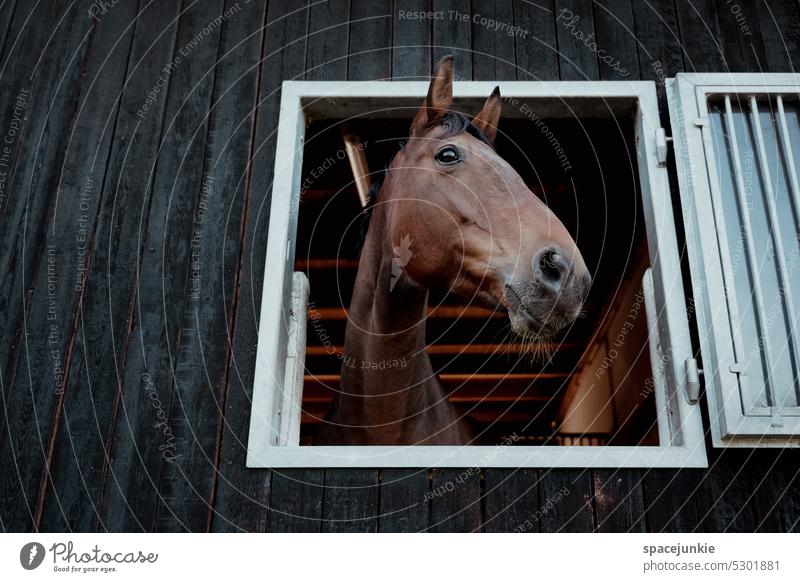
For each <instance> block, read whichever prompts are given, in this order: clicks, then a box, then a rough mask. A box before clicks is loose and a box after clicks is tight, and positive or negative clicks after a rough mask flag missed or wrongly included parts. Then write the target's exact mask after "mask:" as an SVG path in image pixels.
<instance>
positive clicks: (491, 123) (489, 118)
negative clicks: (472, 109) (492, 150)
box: [472, 87, 503, 143]
mask: <svg viewBox="0 0 800 582" xmlns="http://www.w3.org/2000/svg"><path fill="white" fill-rule="evenodd" d="M502 109H503V101H502V99H500V87H495V88H494V91H492V94H491V95H489V98H488V99H487V100H486V103H484V104H483V109H481V112H480V113H478V115H476V116H475V119H473V120H472V125H474V126H475V127H477V128H478V129H480V130H481V132H482V133H483V135H485V136H486V139H488V140H489V143H494V138H495V136H496V135H497V124H498V123H500V113H501V111H502Z"/></svg>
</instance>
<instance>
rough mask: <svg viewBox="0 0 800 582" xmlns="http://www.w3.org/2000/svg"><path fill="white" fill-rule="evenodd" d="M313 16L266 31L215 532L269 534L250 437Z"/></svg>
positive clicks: (284, 13) (297, 12) (277, 22)
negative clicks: (283, 186)
mask: <svg viewBox="0 0 800 582" xmlns="http://www.w3.org/2000/svg"><path fill="white" fill-rule="evenodd" d="M307 30H308V9H307V8H304V7H300V8H298V6H297V3H296V2H293V1H292V0H276V1H272V2H270V3H269V8H268V11H267V27H266V29H265V31H264V49H263V57H262V58H263V61H262V64H261V74H260V80H261V83H260V87H259V101H258V104H257V112H256V131H255V147H254V149H253V154H252V157H251V159H250V160H248V163H249V164H250V186H249V188H248V190H247V192H246V196H247V202H246V204H247V208H246V213H245V216H244V220H245V223H244V226H243V228H244V236H243V238H242V243H241V245H242V247H241V251H240V253H239V264H238V265H237V268H238V269H239V270H240V276H239V283H238V285H239V288H238V290H237V302H236V318H235V321H234V328H233V332H232V336H233V337H232V340H231V341H232V349H231V360H230V363H229V370H228V381H227V382H228V387H227V391H226V396H225V422H224V425H223V427H222V449H221V451H220V462H219V473H218V476H217V485H216V496H215V507H214V510H215V512H214V515H213V520H212V524H211V526H212V530H213V531H218V532H226V531H240V530H245V531H265V530H266V529H267V527H268V522H269V502H270V480H271V472H270V471H268V470H257V469H248V468H247V467H245V465H244V459H245V458H246V456H247V447H248V442H247V441H248V431H249V427H250V413H251V405H252V396H253V375H254V370H255V362H256V344H257V339H258V324H259V316H260V310H261V291H262V286H263V285H264V284H269V281H268V280H267V281H266V282H265V272H264V257H265V256H266V249H267V236H268V233H267V225H268V224H269V203H270V196H271V184H272V175H273V169H274V164H275V140H276V138H277V132H276V131H275V129H276V127H277V125H278V113H279V109H280V87H281V83H282V82H283V80H284V79H297V78H302V77H303V73H304V71H305V56H306V55H305V53H306V38H305V36H306V33H307Z"/></svg>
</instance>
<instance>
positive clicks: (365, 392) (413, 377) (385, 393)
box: [342, 205, 436, 429]
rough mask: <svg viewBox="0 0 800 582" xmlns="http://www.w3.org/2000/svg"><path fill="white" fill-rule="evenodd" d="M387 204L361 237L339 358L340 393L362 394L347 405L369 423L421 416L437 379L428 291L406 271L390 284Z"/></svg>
mask: <svg viewBox="0 0 800 582" xmlns="http://www.w3.org/2000/svg"><path fill="white" fill-rule="evenodd" d="M385 208H386V205H383V206H379V207H377V208H376V209H375V210H374V212H373V216H372V218H371V221H370V222H371V223H370V226H369V230H368V233H367V237H366V240H365V242H364V248H363V250H362V253H361V258H360V260H359V267H358V274H357V276H356V283H355V287H354V290H353V299H352V301H351V305H350V311H349V317H348V323H347V331H346V334H345V349H344V352H345V353H344V355H343V362H342V387H343V392H344V393H347V394H353V395H356V396H361V398H352V399H351V398H348V399H347V401H348V406H349V407H355V408H358V412H357V414H359V416H363V417H364V420H365V421H366V422H368V423H370V424H380V423H386V422H389V423H392V422H394V421H397V420H399V419H409V420H408V421H409V422H411V421H413V420H411V419H417V418H419V415H421V413H423V412H424V411H425V410H426V409H427V408H428V407H429V404H430V400H431V398H432V397H434V396H435V395H434V394H433V392H434V390H432V389H431V388H432V385H435V384H436V380H435V376H434V374H433V371H432V367H431V363H430V358H429V357H428V354H427V352H426V350H425V347H426V343H425V322H424V318H425V312H426V309H427V305H428V293H427V290H425V289H422V288H420V287H418V286H417V285H415V284H414V283H412V282H410V281H409V280H408V279H407V277H406V276H405V275H404V274H401V275H400V276H399V277H398V278H397V280H396V283H395V285H394V286H393V287H392V283H391V281H392V279H391V274H392V259H394V258H395V256H394V252H393V248H392V241H391V237H390V236H389V235H388V233H386V224H387V222H388V217H387V215H386V211H385ZM412 244H413V243H412ZM412 250H413V249H412ZM374 396H380V398H372V397H374ZM364 397H366V398H364ZM394 424H395V425H396V426H397V428H398V429H399V423H397V422H394Z"/></svg>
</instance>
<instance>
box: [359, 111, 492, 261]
mask: <svg viewBox="0 0 800 582" xmlns="http://www.w3.org/2000/svg"><path fill="white" fill-rule="evenodd" d="M436 125H441V126H443V127H444V128H445V129H447V133H445V135H444V137H451V136H454V135H458V134H459V133H463V132H467V133H468V134H469V135H471V136H472V137H474V138H477V139H479V140H481V141H482V142H483V143H485V144H486V145H488V146H490V147H492V148H493V147H494V146H493V145H492V143H491V142H490V141H489V138H488V137H487V136H486V134H485V133H483V132H482V131H481V130H480V129H478V128H477V127H476V126H475V124H474V123H472V120H471V119H470V118H469V117H467V116H466V115H464V114H463V113H460V112H458V111H448V112H447V113H446V114H445V115H444V117H442V118H441V119H440V120H439V121H438V122H437V123H436ZM431 127H434V126H431ZM405 145H406V144H405V141H402V142H399V147H398V149H397V151H398V152H399V151H400V150H402V149H403V148H404V147H405ZM396 155H397V152H395V153H394V154H392V157H391V158H389V161H388V162H387V163H386V165H385V166H384V167H383V170H381V171H380V172H377V173H376V174H374V175H373V182H372V187H371V188H370V189H369V197H368V200H367V205H366V206H365V207H364V209H363V210H362V211H361V227H360V229H359V234H358V240H357V242H356V254H361V248H362V247H363V246H364V241H365V240H366V238H367V230H368V229H369V219H370V218H372V210H373V208H374V207H375V204H376V203H377V202H378V193H379V192H380V190H381V188H382V187H383V181H384V180H385V179H386V174H388V173H389V165H390V164H391V163H392V160H393V159H394V157H395V156H396Z"/></svg>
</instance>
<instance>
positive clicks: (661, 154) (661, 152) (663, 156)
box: [656, 127, 672, 168]
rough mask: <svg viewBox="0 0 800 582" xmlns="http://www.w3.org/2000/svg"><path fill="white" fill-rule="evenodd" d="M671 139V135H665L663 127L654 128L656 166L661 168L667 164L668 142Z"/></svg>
mask: <svg viewBox="0 0 800 582" xmlns="http://www.w3.org/2000/svg"><path fill="white" fill-rule="evenodd" d="M671 141H672V138H671V137H667V132H666V131H664V128H663V127H659V128H658V129H657V130H656V157H657V158H658V167H659V168H663V167H665V166H666V165H667V150H668V149H669V142H671Z"/></svg>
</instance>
